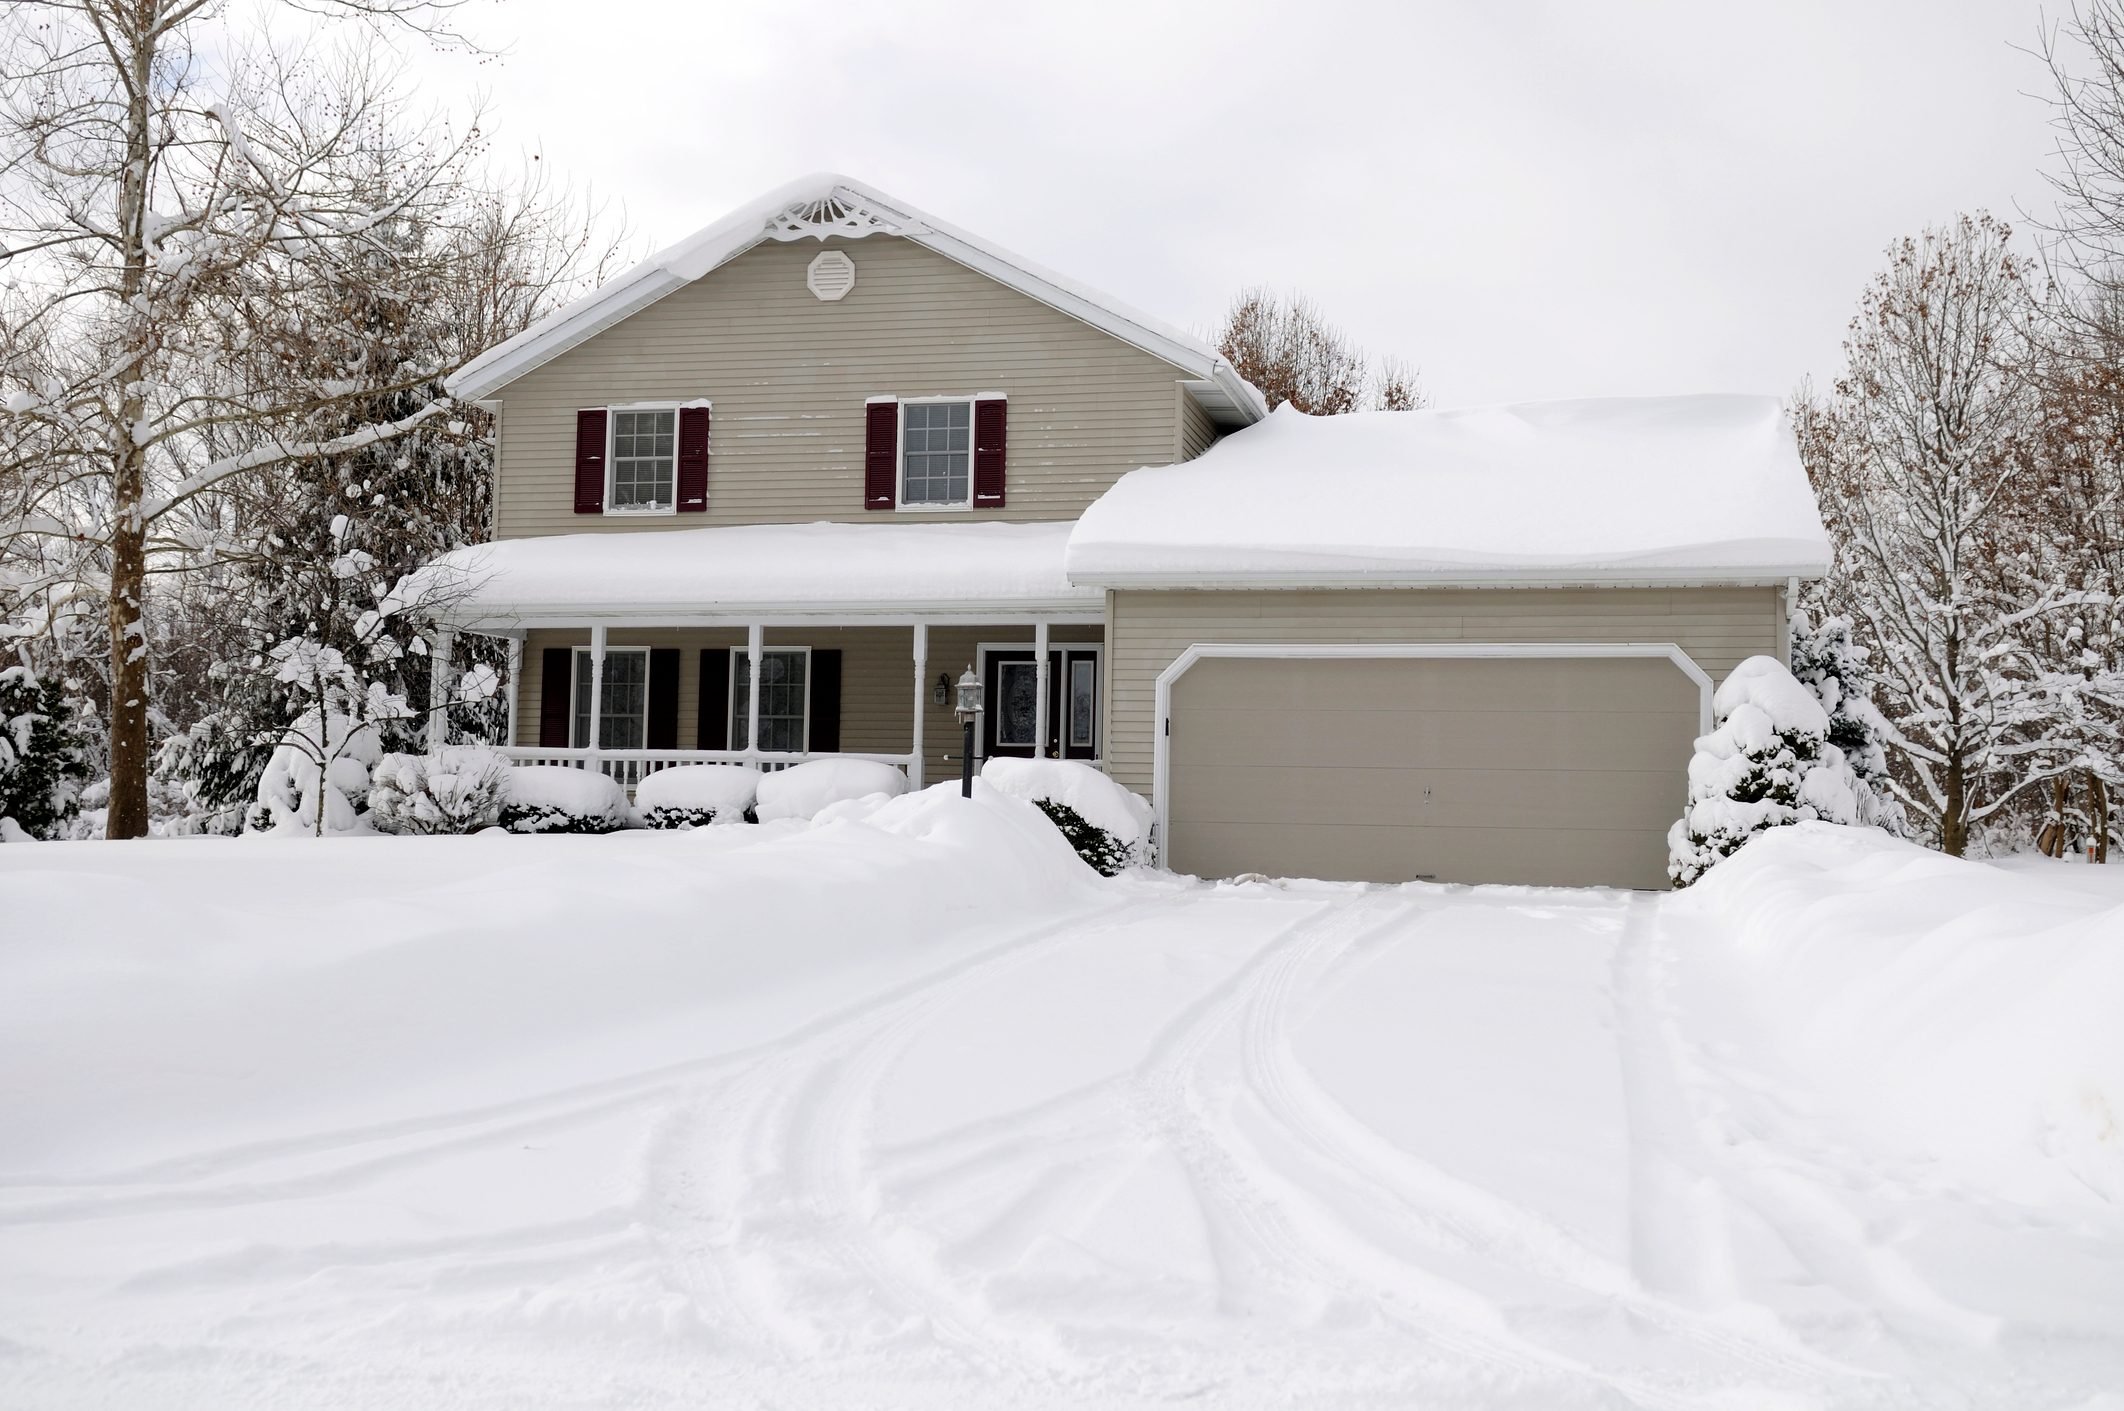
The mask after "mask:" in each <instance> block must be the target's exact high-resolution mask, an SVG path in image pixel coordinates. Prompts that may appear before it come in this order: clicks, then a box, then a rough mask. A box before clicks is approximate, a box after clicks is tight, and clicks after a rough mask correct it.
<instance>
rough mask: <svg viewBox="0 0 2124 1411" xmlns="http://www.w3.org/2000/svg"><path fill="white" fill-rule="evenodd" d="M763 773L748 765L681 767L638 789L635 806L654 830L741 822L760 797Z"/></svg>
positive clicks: (663, 771)
mask: <svg viewBox="0 0 2124 1411" xmlns="http://www.w3.org/2000/svg"><path fill="white" fill-rule="evenodd" d="M759 788H760V771H759V770H757V769H754V768H752V767H751V766H750V765H744V764H680V765H674V766H673V767H671V768H670V769H659V770H657V771H656V773H654V774H651V775H648V776H647V777H645V778H644V779H643V780H642V782H641V783H639V784H637V785H635V787H634V806H635V808H636V809H638V810H639V811H640V812H641V815H642V821H643V822H644V823H646V824H648V825H649V826H650V827H651V828H704V827H706V826H707V825H708V824H710V823H741V822H743V821H744V819H745V815H746V814H748V813H750V812H751V811H752V801H753V799H755V798H756V797H758V795H759Z"/></svg>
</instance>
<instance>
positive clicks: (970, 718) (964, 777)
mask: <svg viewBox="0 0 2124 1411" xmlns="http://www.w3.org/2000/svg"><path fill="white" fill-rule="evenodd" d="M955 713H956V714H957V715H958V717H959V723H960V724H961V725H963V726H965V727H966V751H965V753H964V754H962V755H960V756H959V760H960V765H959V768H960V774H959V796H960V797H961V798H968V799H970V798H972V797H973V754H974V722H975V721H976V720H978V719H980V716H981V678H980V677H978V676H976V675H974V669H973V668H972V667H971V666H969V667H967V668H966V674H965V675H964V676H961V677H960V678H959V704H958V706H957V708H956V711H955Z"/></svg>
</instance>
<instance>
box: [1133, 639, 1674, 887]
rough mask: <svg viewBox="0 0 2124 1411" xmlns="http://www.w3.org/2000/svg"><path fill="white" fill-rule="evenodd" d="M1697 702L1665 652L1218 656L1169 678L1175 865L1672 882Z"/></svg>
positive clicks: (1341, 874) (1345, 876)
mask: <svg viewBox="0 0 2124 1411" xmlns="http://www.w3.org/2000/svg"><path fill="white" fill-rule="evenodd" d="M1700 699H1701V698H1700V696H1699V694H1698V688H1697V685H1696V683H1695V682H1694V681H1692V680H1691V679H1690V678H1689V677H1687V676H1685V675H1684V674H1683V673H1682V671H1681V669H1680V668H1679V667H1677V666H1676V665H1675V664H1674V663H1673V662H1671V661H1669V660H1666V659H1665V658H1663V657H1596V658H1522V657H1507V658H1461V659H1453V658H1385V659H1380V658H1367V659H1349V658H1302V657H1299V658H1288V657H1273V658H1255V657H1240V658H1232V657H1208V658H1204V659H1203V660H1200V661H1197V662H1196V663H1195V664H1194V665H1193V666H1192V667H1190V668H1189V669H1188V670H1187V671H1186V673H1185V674H1183V675H1182V676H1180V677H1179V678H1178V679H1177V680H1176V681H1175V682H1174V683H1173V693H1172V735H1171V739H1170V742H1169V745H1168V748H1169V749H1170V751H1171V755H1170V759H1171V770H1170V774H1169V776H1168V787H1169V790H1170V797H1169V799H1168V813H1167V822H1168V827H1169V829H1170V833H1169V843H1170V846H1169V848H1168V859H1169V865H1170V866H1171V867H1172V868H1173V869H1174V870H1175V871H1179V872H1190V873H1194V874H1196V875H1197V876H1203V877H1230V876H1234V875H1236V874H1238V873H1242V872H1262V873H1267V874H1268V875H1270V876H1276V877H1322V878H1332V879H1337V880H1346V881H1367V882H1405V881H1410V880H1414V879H1419V878H1422V879H1430V880H1436V881H1442V882H1525V883H1535V884H1541V885H1548V886H1593V885H1607V886H1626V887H1663V886H1665V885H1666V884H1667V877H1666V832H1667V827H1668V825H1669V824H1671V823H1673V821H1674V820H1675V819H1676V818H1677V817H1678V816H1679V815H1680V813H1681V807H1682V803H1683V799H1684V795H1685V792H1686V789H1687V773H1686V772H1687V769H1688V763H1689V753H1690V747H1691V742H1692V741H1693V740H1694V738H1695V736H1696V734H1697V728H1698V721H1699V716H1698V710H1699V701H1700Z"/></svg>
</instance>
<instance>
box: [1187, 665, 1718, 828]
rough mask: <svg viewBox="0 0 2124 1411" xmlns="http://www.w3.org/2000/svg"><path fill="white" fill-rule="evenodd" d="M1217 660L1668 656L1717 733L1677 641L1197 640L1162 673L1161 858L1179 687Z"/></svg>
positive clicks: (1699, 674)
mask: <svg viewBox="0 0 2124 1411" xmlns="http://www.w3.org/2000/svg"><path fill="white" fill-rule="evenodd" d="M1211 657H1296V658H1307V657H1310V658H1318V659H1332V658H1343V659H1351V658H1355V659H1359V660H1365V659H1373V658H1382V659H1384V658H1396V657H1419V658H1420V657H1436V658H1440V659H1452V658H1456V657H1458V658H1470V657H1476V658H1480V657H1563V658H1572V657H1584V658H1595V657H1653V658H1657V657H1664V658H1666V660H1668V661H1670V662H1672V663H1674V665H1675V666H1677V667H1679V668H1680V669H1681V673H1682V675H1684V676H1686V677H1688V678H1689V679H1690V680H1691V681H1693V682H1695V683H1696V695H1697V729H1696V733H1697V734H1699V735H1708V734H1710V733H1711V691H1712V685H1711V677H1710V675H1709V674H1708V673H1707V672H1705V670H1704V669H1703V668H1702V667H1700V666H1698V665H1697V664H1696V663H1695V662H1694V661H1693V660H1691V659H1690V656H1689V654H1688V653H1687V652H1685V651H1683V650H1682V649H1681V648H1680V647H1679V646H1678V645H1676V644H1675V643H1673V642H1196V643H1194V644H1193V645H1191V646H1190V647H1188V649H1187V650H1186V651H1184V652H1182V653H1180V655H1179V656H1177V657H1174V658H1173V660H1172V664H1171V665H1169V666H1167V667H1166V668H1165V670H1163V671H1161V672H1159V673H1158V683H1157V689H1158V693H1157V707H1156V720H1157V728H1156V732H1155V734H1154V736H1153V738H1152V742H1151V789H1152V792H1153V793H1154V794H1155V795H1156V798H1155V801H1154V809H1153V816H1154V819H1155V822H1156V825H1157V830H1158V852H1159V855H1160V856H1161V857H1163V856H1164V855H1165V853H1166V849H1167V848H1168V846H1169V845H1170V844H1171V842H1172V836H1173V830H1172V818H1171V805H1172V767H1173V762H1172V739H1173V683H1174V682H1176V681H1178V680H1179V679H1180V678H1181V677H1183V676H1185V675H1187V673H1188V671H1189V670H1190V669H1191V668H1192V667H1193V666H1194V665H1195V663H1196V662H1198V661H1203V660H1206V659H1208V658H1211Z"/></svg>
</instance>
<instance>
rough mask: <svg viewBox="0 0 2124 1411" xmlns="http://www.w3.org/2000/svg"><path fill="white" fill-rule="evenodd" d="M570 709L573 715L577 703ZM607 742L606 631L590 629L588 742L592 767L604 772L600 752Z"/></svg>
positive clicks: (600, 628) (570, 704) (596, 628)
mask: <svg viewBox="0 0 2124 1411" xmlns="http://www.w3.org/2000/svg"><path fill="white" fill-rule="evenodd" d="M568 709H569V711H570V712H571V713H573V711H574V709H575V703H574V702H573V701H570V702H569V703H568ZM604 741H605V629H604V628H602V627H593V628H591V629H590V738H589V740H588V741H587V742H586V743H587V745H588V747H589V750H590V767H591V768H592V769H594V770H600V771H602V770H603V769H604V767H605V763H604V760H603V759H602V758H601V757H600V756H599V754H598V751H599V750H600V749H601V748H602V747H603V745H604Z"/></svg>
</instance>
